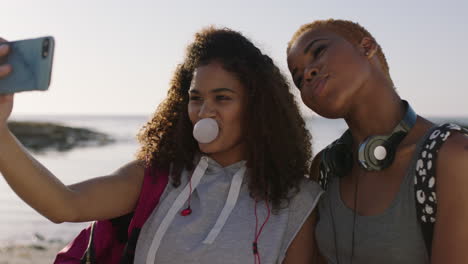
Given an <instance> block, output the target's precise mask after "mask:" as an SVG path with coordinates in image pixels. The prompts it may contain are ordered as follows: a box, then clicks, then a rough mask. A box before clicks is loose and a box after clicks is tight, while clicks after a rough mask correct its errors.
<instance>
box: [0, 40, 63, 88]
mask: <svg viewBox="0 0 468 264" xmlns="http://www.w3.org/2000/svg"><path fill="white" fill-rule="evenodd" d="M0 44H2V45H1V46H3V45H5V44H6V45H8V50H9V51H8V54H7V55H6V56H2V50H1V49H0V94H11V93H17V92H23V91H34V90H39V91H45V90H47V89H48V88H49V84H50V80H51V74H52V62H53V54H54V44H55V43H54V39H53V37H41V38H36V39H26V40H20V41H13V42H7V43H5V44H3V43H0ZM1 46H0V47H1ZM8 71H10V73H8Z"/></svg>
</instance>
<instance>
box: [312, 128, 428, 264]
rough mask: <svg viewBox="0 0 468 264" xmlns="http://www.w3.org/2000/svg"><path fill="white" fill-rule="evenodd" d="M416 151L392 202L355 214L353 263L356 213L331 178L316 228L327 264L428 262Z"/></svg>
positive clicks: (420, 144)
mask: <svg viewBox="0 0 468 264" xmlns="http://www.w3.org/2000/svg"><path fill="white" fill-rule="evenodd" d="M425 137H427V135H426V136H425ZM425 137H424V138H423V139H422V140H421V141H420V142H419V143H418V145H417V147H416V151H415V153H416V154H417V153H418V152H419V151H420V149H421V147H422V142H423V141H424V139H425ZM416 154H415V155H414V157H413V158H412V161H411V162H410V166H409V168H408V170H407V171H406V175H405V177H404V178H403V180H402V182H401V185H400V189H399V191H398V192H397V194H396V196H395V198H394V200H393V201H392V203H391V205H390V206H389V207H388V208H387V209H386V210H385V211H384V212H383V213H382V214H380V215H373V216H360V215H356V220H355V225H354V257H353V260H352V262H351V252H352V240H353V239H352V234H353V218H354V212H353V210H352V209H350V208H349V207H347V206H346V205H345V204H344V202H343V200H342V199H341V195H340V192H339V179H338V178H337V177H331V178H330V182H329V185H328V190H327V192H326V193H325V194H323V197H322V199H321V201H320V203H319V206H318V208H319V220H318V222H317V227H316V229H315V236H316V239H317V244H318V247H319V249H320V252H321V254H322V255H323V256H324V257H325V258H326V259H327V261H328V263H340V264H347V263H355V264H358V263H379V264H387V263H388V264H390V263H401V264H410V263H411V264H419V263H429V256H428V254H427V252H426V248H425V244H424V238H423V235H422V232H421V228H420V225H419V222H418V221H417V218H416V204H415V198H414V197H415V194H414V176H415V175H414V171H415V166H416V160H417V155H416ZM334 230H335V231H334ZM335 242H336V243H335ZM337 248H338V250H337ZM338 254H339V255H338ZM337 258H338V261H337Z"/></svg>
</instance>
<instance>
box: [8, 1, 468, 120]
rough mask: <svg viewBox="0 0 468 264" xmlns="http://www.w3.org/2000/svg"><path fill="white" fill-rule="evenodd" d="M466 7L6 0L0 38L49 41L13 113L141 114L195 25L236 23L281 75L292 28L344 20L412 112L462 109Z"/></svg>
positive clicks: (466, 108) (154, 100) (467, 86)
mask: <svg viewBox="0 0 468 264" xmlns="http://www.w3.org/2000/svg"><path fill="white" fill-rule="evenodd" d="M467 13H468V1H462V0H460V1H455V0H448V1H433V2H431V1H427V0H426V1H418V0H415V1H402V0H393V1H376V0H372V1H370V0H366V1H359V0H353V1H334V0H327V1H313V0H308V1H303V0H297V1H296V0H288V1H285V0H283V1H280V0H278V1H276V0H270V1H264V0H258V1H251V0H249V1H247V0H237V1H234V0H232V1H221V0H218V1H214V0H213V1H211V0H198V1H176V0H174V1H168V0H166V1H158V0H151V1H150V0H148V1H145V0H131V1H130V0H125V1H124V0H112V1H111V0H100V1H95V0H80V1H71V0H41V1H35V0H29V1H25V0H14V1H8V4H7V5H2V14H1V16H0V36H1V37H3V38H5V39H8V40H20V39H26V38H33V37H40V36H46V35H51V36H53V37H54V38H55V41H56V48H55V55H54V65H53V73H52V83H51V86H50V88H49V90H48V91H47V92H24V93H20V94H17V95H16V96H15V107H14V114H86V115H93V114H99V115H107V114H115V115H148V114H151V113H153V112H154V111H155V109H156V107H157V105H158V104H159V103H160V102H161V101H162V100H163V99H164V97H165V96H166V92H167V89H168V87H169V82H170V79H171V78H172V75H173V73H174V70H175V67H176V65H177V64H178V63H180V62H181V61H182V59H183V56H184V52H185V47H186V46H187V45H188V44H189V43H190V42H191V41H192V40H193V35H194V34H195V33H196V32H197V31H199V30H200V29H202V28H203V27H206V26H209V25H215V26H223V27H229V28H231V29H234V30H237V31H241V32H242V33H243V34H244V35H245V36H247V37H249V38H250V39H251V40H252V41H253V42H254V43H255V44H256V45H257V46H258V47H259V48H260V49H261V50H262V51H263V52H264V53H266V54H268V55H270V56H271V57H272V58H273V59H274V61H275V62H276V64H277V65H278V66H279V67H280V69H282V70H283V72H284V74H286V76H287V77H288V78H290V77H289V73H288V71H287V64H286V52H285V49H286V45H287V42H288V41H289V39H290V38H291V36H292V34H293V33H294V31H295V30H297V29H298V27H299V26H301V25H302V24H305V23H309V22H311V21H313V20H316V19H327V18H337V19H338V18H340V19H347V20H352V21H355V22H358V23H359V24H361V25H362V26H364V27H366V28H367V29H368V30H369V31H370V32H371V33H372V34H373V36H374V37H375V38H376V40H377V42H378V43H379V44H380V45H381V47H382V49H383V51H384V53H385V55H386V57H387V60H388V62H389V65H390V74H391V76H392V78H393V81H394V83H395V86H396V87H397V90H398V92H399V94H400V96H401V97H402V98H404V99H407V100H408V101H410V103H411V104H412V106H413V108H414V109H415V111H416V112H417V113H418V114H421V115H426V116H434V117H435V116H457V117H467V116H468V104H467V103H466V101H468V73H467V71H466V70H467V66H466V64H465V63H466V62H467V61H468V29H467V25H468V15H467ZM299 100H300V99H299ZM304 108H305V107H304ZM305 114H306V115H309V114H312V112H310V111H307V110H305Z"/></svg>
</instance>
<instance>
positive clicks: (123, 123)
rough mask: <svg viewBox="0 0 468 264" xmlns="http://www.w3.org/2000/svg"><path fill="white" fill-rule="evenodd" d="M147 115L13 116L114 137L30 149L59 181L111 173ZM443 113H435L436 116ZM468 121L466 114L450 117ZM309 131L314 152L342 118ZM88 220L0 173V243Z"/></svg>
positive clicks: (56, 233) (315, 123)
mask: <svg viewBox="0 0 468 264" xmlns="http://www.w3.org/2000/svg"><path fill="white" fill-rule="evenodd" d="M148 118H149V116H34V115H29V116H21V115H16V116H15V115H14V116H13V117H12V119H13V120H18V121H45V122H56V123H61V124H64V125H68V126H75V127H85V128H91V129H94V130H97V131H100V132H104V133H107V134H110V135H111V136H113V137H114V138H115V139H117V141H116V142H115V143H114V144H111V145H107V146H101V147H96V146H90V147H81V148H75V149H73V150H71V151H68V152H53V151H50V152H47V153H44V154H37V155H34V156H35V158H36V159H38V160H39V161H40V162H41V163H42V164H43V165H45V166H46V167H47V168H48V169H49V170H50V171H51V172H52V173H54V174H55V175H56V176H57V177H58V178H59V179H60V180H61V181H62V182H64V183H65V184H71V183H75V182H79V181H83V180H86V179H89V178H92V177H96V176H102V175H107V174H109V173H112V172H113V171H115V170H116V169H118V168H119V167H121V166H122V165H124V164H125V163H127V162H129V161H131V160H133V159H134V156H135V153H136V151H137V150H138V143H137V140H136V134H137V132H138V131H139V129H140V128H141V127H142V126H143V125H144V124H145V123H146V121H147V120H148ZM443 120H447V118H440V119H435V121H436V122H441V121H443ZM452 120H457V121H459V122H462V123H465V124H468V118H464V119H460V118H458V119H457V118H452ZM307 127H308V129H309V130H310V131H311V134H312V136H313V140H312V143H313V150H314V152H315V153H316V152H318V151H319V150H321V149H322V148H323V147H325V146H326V145H327V144H329V143H330V142H332V141H333V140H334V139H336V138H337V137H339V135H341V133H343V132H344V130H345V129H346V124H345V123H344V122H343V121H342V120H328V119H324V118H319V117H314V118H309V119H307ZM88 224H89V223H62V224H54V223H52V222H50V221H48V220H47V219H46V218H45V217H43V216H42V215H40V214H39V213H37V212H36V211H34V209H32V208H30V207H29V206H28V205H27V204H26V203H24V202H23V201H22V200H21V199H20V198H19V197H18V196H17V195H16V194H15V193H14V192H13V191H12V190H11V188H10V187H9V186H8V184H7V183H6V182H5V180H4V179H3V177H0V246H1V245H3V244H20V243H29V242H31V241H34V240H35V239H36V236H35V234H40V235H41V236H42V237H44V238H45V239H46V240H57V239H59V240H64V241H69V240H70V239H72V238H73V237H74V236H75V235H76V234H77V233H78V232H79V230H81V229H82V228H83V227H85V226H87V225H88Z"/></svg>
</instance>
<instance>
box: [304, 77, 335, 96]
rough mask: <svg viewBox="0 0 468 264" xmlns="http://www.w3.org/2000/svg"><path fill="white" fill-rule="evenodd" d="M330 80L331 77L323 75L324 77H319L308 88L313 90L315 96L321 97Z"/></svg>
mask: <svg viewBox="0 0 468 264" xmlns="http://www.w3.org/2000/svg"><path fill="white" fill-rule="evenodd" d="M329 78H330V75H328V74H327V75H323V76H320V77H317V79H316V80H315V81H313V82H312V83H311V84H309V85H307V86H308V88H309V89H311V91H312V95H313V96H320V95H321V94H322V92H323V90H324V89H325V86H326V84H327V81H328V79H329Z"/></svg>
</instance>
